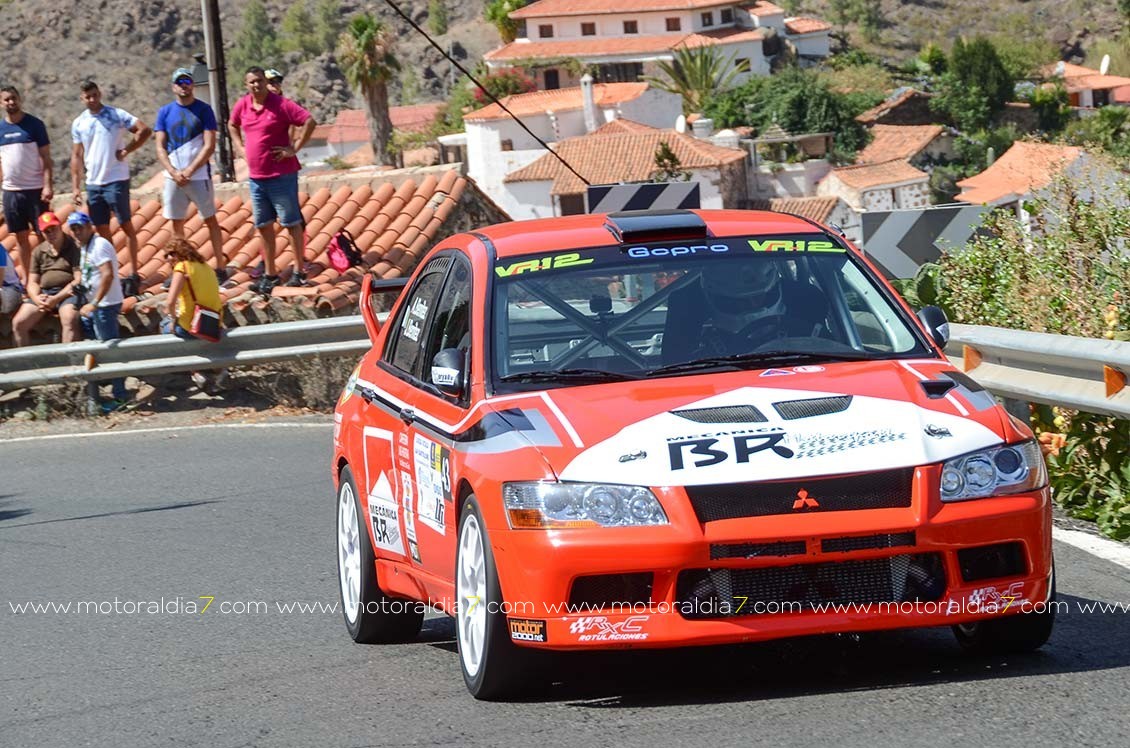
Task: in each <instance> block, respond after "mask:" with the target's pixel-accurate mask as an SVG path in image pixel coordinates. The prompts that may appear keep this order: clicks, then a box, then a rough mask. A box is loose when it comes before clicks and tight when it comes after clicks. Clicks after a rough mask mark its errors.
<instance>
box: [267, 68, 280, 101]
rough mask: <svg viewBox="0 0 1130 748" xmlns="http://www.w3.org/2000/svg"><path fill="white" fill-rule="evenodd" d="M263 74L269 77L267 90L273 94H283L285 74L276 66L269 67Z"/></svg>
mask: <svg viewBox="0 0 1130 748" xmlns="http://www.w3.org/2000/svg"><path fill="white" fill-rule="evenodd" d="M263 75H264V77H266V79H267V90H268V91H270V92H271V93H273V94H278V95H279V96H282V95H283V90H282V84H283V74H282V73H280V72H279V71H277V70H275V69H274V68H267V70H266V71H265V72H264V73H263Z"/></svg>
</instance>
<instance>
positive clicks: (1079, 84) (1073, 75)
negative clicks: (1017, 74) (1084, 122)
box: [1040, 62, 1130, 93]
mask: <svg viewBox="0 0 1130 748" xmlns="http://www.w3.org/2000/svg"><path fill="white" fill-rule="evenodd" d="M1058 64H1059V63H1055V62H1053V63H1051V64H1050V65H1044V66H1043V67H1042V68H1040V73H1041V75H1043V76H1044V78H1046V79H1047V80H1056V79H1062V80H1063V87H1064V88H1066V89H1067V92H1068V93H1076V92H1078V91H1105V90H1110V89H1112V88H1118V87H1120V86H1130V78H1123V77H1122V76H1118V75H1103V74H1102V73H1100V72H1099V71H1098V70H1092V69H1091V68H1085V67H1083V66H1082V65H1072V64H1071V63H1069V62H1065V63H1063V75H1062V76H1059V75H1056V67H1057V66H1058Z"/></svg>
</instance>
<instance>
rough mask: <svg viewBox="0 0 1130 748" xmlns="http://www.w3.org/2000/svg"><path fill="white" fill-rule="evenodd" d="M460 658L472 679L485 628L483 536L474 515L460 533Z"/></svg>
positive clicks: (468, 516)
mask: <svg viewBox="0 0 1130 748" xmlns="http://www.w3.org/2000/svg"><path fill="white" fill-rule="evenodd" d="M456 594H457V595H458V597H459V601H458V602H459V615H458V626H459V645H460V646H459V655H460V656H461V657H462V658H463V667H464V668H465V669H466V671H467V674H468V675H470V676H471V677H474V676H475V675H476V674H478V672H479V666H480V665H482V659H483V649H484V648H485V646H486V627H487V568H486V556H485V554H484V552H483V535H482V532H481V530H480V529H479V520H478V518H477V517H476V516H475V514H474V513H473V512H468V513H467V514H466V515H464V517H463V526H462V528H461V529H460V532H459V574H458V578H457V579H456Z"/></svg>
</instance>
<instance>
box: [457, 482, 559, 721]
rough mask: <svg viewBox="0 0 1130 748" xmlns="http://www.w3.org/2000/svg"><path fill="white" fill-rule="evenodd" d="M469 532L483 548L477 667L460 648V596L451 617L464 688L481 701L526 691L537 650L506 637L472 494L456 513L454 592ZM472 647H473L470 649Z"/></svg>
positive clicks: (488, 549)
mask: <svg viewBox="0 0 1130 748" xmlns="http://www.w3.org/2000/svg"><path fill="white" fill-rule="evenodd" d="M471 532H477V533H478V536H479V542H480V543H481V548H482V552H483V561H484V564H483V567H484V569H485V574H486V580H485V581H486V585H485V595H481V596H479V597H483V598H485V599H481V600H479V601H477V604H479V605H482V606H483V607H482V613H483V614H485V621H484V623H485V629H484V635H483V643H482V647H481V652H480V653H479V656H478V663H477V667H474V669H473V670H472V669H471V667H470V666H469V665H468V659H469V657H470V658H473V654H469V653H468V652H465V651H464V650H465V648H466V647H467V646H468V644H467V642H466V641H464V638H465V636H467V634H466V633H465V631H464V623H463V621H464V619H463V613H462V611H463V606H465V605H468V604H469V603H468V601H467V600H463V599H460V600H459V601H458V603H459V605H460V610H459V612H458V613H457V614H456V618H455V632H456V634H455V639H456V643H457V645H458V650H459V668H460V670H461V671H462V673H463V682H464V683H466V684H467V690H468V691H470V692H471V695H472V696H474V697H475V698H476V699H479V700H481V701H502V700H506V699H511V698H513V697H515V696H517V695H519V694H525V693H528V690H529V688H530V687H531V686H532V685H533V680H534V679H533V673H534V666H535V658H536V656H537V655H538V654H540V653H538V652H534V651H532V650H529V649H526V648H523V647H519V646H517V645H515V644H514V643H513V642H511V641H510V632H509V629H508V625H507V621H506V616H505V615H504V614H503V613H502V602H503V598H502V588H501V585H500V584H499V582H498V570H497V568H496V567H495V564H494V553H493V552H492V551H491V546H490V537H489V536H488V534H487V529H486V525H485V524H484V523H483V515H482V512H481V511H480V510H479V504H478V501H477V500H476V499H475V497H474V496H473V495H472V496H468V497H467V498H465V499H464V500H463V502H462V510H461V511H460V513H459V535H458V540H457V541H456V542H457V544H458V545H457V546H456V554H455V574H456V577H455V579H456V594H457V595H460V592H459V586H458V585H459V584H460V581H459V574H460V570H461V569H462V568H463V566H462V564H463V556H464V533H471ZM460 596H462V595H460ZM473 649H474V647H472V651H473Z"/></svg>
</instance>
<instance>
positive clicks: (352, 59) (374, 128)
mask: <svg viewBox="0 0 1130 748" xmlns="http://www.w3.org/2000/svg"><path fill="white" fill-rule="evenodd" d="M393 43H394V37H393V34H392V30H391V29H390V28H389V27H388V26H386V25H385V24H384V23H382V22H381V21H379V20H378V19H376V18H375V17H374V16H373V15H372V14H370V13H363V14H361V15H359V16H355V17H354V18H353V19H352V20H351V21H350V22H349V25H348V26H347V27H346V29H345V31H343V32H342V34H341V36H340V37H339V38H338V42H337V59H338V64H339V65H341V69H342V72H344V73H345V77H346V79H347V80H348V81H349V85H351V86H353V88H354V89H355V90H356V91H357V92H358V93H360V94H361V98H362V99H364V100H365V119H366V121H367V122H368V124H369V142H370V143H372V146H373V162H374V163H378V164H385V165H388V166H395V164H396V162H395V159H394V157H393V154H392V153H391V152H389V150H388V140H389V138H390V137H391V136H392V120H390V119H389V115H388V82H389V80H390V79H391V78H392V76H393V74H394V73H395V72H396V71H398V70H400V63H399V62H398V61H397V60H396V57H394V56H393V54H392V48H393Z"/></svg>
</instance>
